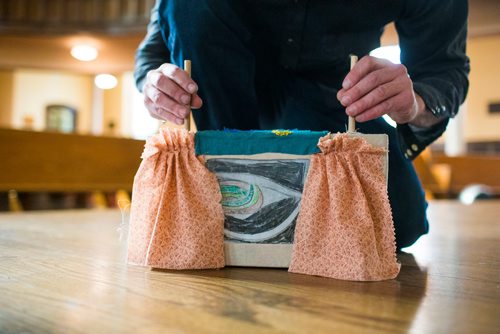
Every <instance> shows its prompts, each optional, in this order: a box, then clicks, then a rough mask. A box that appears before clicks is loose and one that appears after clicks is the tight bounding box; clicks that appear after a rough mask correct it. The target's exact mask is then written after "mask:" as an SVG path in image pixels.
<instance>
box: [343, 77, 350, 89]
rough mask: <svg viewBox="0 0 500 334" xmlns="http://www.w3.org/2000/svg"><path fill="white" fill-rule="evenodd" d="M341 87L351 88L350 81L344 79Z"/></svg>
mask: <svg viewBox="0 0 500 334" xmlns="http://www.w3.org/2000/svg"><path fill="white" fill-rule="evenodd" d="M342 88H344V89H349V88H351V81H350V80H348V79H345V80H344V82H342Z"/></svg>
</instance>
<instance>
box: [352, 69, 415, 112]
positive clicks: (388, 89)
mask: <svg viewBox="0 0 500 334" xmlns="http://www.w3.org/2000/svg"><path fill="white" fill-rule="evenodd" d="M403 81H404V79H402V78H397V79H396V80H393V81H389V82H387V83H385V84H382V85H378V86H375V88H374V89H372V90H371V91H370V92H368V94H366V95H364V96H363V97H361V98H360V99H358V100H357V101H355V102H353V103H352V104H350V105H349V106H348V107H347V108H346V110H345V111H346V113H347V115H349V116H354V117H355V116H357V115H360V114H362V113H363V112H365V111H366V110H368V109H370V108H371V107H373V106H376V105H377V104H379V103H381V102H382V101H385V100H387V99H388V98H390V97H393V96H395V95H398V94H399V93H400V92H401V91H402V90H404V89H406V86H407V85H405V84H404V82H403ZM353 89H354V87H353Z"/></svg>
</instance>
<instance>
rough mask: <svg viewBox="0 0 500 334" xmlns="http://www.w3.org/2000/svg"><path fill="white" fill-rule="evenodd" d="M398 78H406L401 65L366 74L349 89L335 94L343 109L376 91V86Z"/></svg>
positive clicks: (404, 69)
mask: <svg viewBox="0 0 500 334" xmlns="http://www.w3.org/2000/svg"><path fill="white" fill-rule="evenodd" d="M398 76H404V77H405V78H407V77H408V75H407V72H406V67H404V66H403V65H401V66H398V65H395V66H390V67H384V68H383V69H379V70H375V71H373V72H370V73H368V74H367V75H366V76H365V77H363V78H362V79H361V80H360V81H359V82H358V83H357V84H356V85H354V86H353V87H351V88H350V89H341V90H340V91H339V92H338V94H337V98H338V99H339V101H340V103H341V104H342V105H343V106H344V107H347V106H349V105H350V104H351V103H354V102H356V101H357V100H359V99H360V98H362V97H363V96H365V95H366V94H368V93H369V92H371V91H373V90H374V89H376V88H377V87H378V86H381V85H383V84H385V83H388V82H390V81H392V80H395V79H396V78H397V77H398Z"/></svg>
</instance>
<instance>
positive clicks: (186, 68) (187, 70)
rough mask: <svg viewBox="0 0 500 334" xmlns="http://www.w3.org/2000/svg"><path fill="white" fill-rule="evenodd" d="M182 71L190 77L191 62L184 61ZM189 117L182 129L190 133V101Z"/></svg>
mask: <svg viewBox="0 0 500 334" xmlns="http://www.w3.org/2000/svg"><path fill="white" fill-rule="evenodd" d="M184 71H186V72H187V74H188V75H189V76H191V60H184ZM188 107H189V116H188V117H186V121H185V122H184V127H185V128H186V130H188V131H191V101H189V106H188Z"/></svg>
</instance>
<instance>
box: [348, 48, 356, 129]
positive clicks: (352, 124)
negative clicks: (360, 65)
mask: <svg viewBox="0 0 500 334" xmlns="http://www.w3.org/2000/svg"><path fill="white" fill-rule="evenodd" d="M350 57H351V70H352V68H353V67H354V65H356V63H357V62H358V56H356V55H351V56H350ZM347 132H356V120H355V119H354V117H352V116H349V124H348V126H347Z"/></svg>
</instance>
